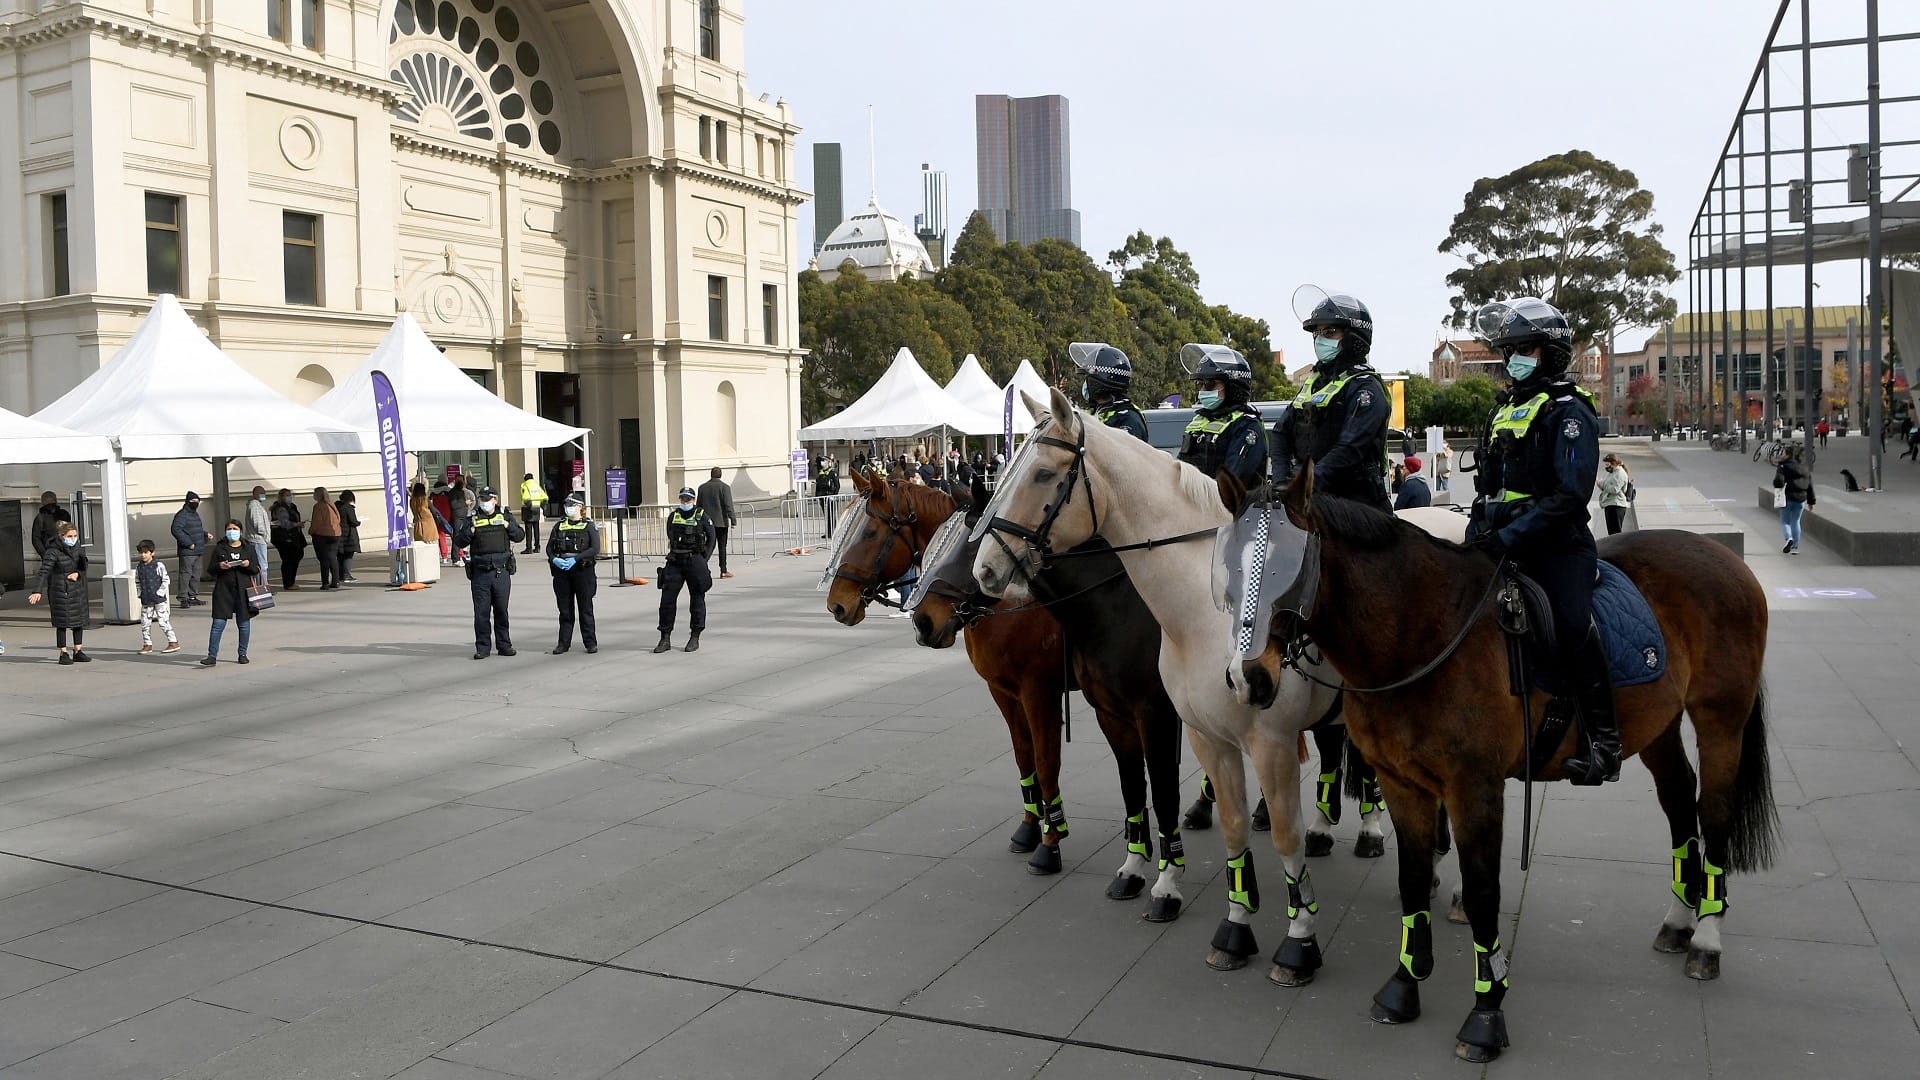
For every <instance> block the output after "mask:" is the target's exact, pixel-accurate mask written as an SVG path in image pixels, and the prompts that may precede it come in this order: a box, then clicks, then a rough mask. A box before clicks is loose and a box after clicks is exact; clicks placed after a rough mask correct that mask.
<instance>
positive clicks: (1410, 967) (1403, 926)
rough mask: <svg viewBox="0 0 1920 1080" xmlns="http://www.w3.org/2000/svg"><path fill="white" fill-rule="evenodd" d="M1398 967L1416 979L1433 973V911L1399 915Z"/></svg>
mask: <svg viewBox="0 0 1920 1080" xmlns="http://www.w3.org/2000/svg"><path fill="white" fill-rule="evenodd" d="M1400 968H1401V970H1403V971H1405V972H1406V973H1407V977H1408V978H1410V979H1414V980H1416V981H1418V980H1420V979H1424V978H1426V977H1427V976H1429V975H1431V974H1433V913H1432V912H1429V911H1416V912H1414V913H1413V914H1411V915H1402V916H1400Z"/></svg>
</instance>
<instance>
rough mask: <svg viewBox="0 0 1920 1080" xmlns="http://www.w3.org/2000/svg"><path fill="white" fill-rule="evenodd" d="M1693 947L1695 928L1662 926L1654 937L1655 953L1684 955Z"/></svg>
mask: <svg viewBox="0 0 1920 1080" xmlns="http://www.w3.org/2000/svg"><path fill="white" fill-rule="evenodd" d="M1692 947H1693V927H1691V926H1662V927H1661V928H1660V932H1659V933H1658V934H1656V935H1654V938H1653V951H1654V952H1663V953H1683V952H1686V951H1687V950H1688V949H1690V948H1692Z"/></svg>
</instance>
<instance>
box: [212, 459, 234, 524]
mask: <svg viewBox="0 0 1920 1080" xmlns="http://www.w3.org/2000/svg"><path fill="white" fill-rule="evenodd" d="M211 460H212V462H213V508H214V514H215V516H217V517H218V518H219V519H220V520H221V521H222V522H224V521H226V520H227V519H228V518H229V517H232V516H233V507H232V503H233V490H232V486H231V484H232V481H230V480H229V479H228V477H227V466H228V464H229V463H231V462H232V461H233V459H232V458H224V457H217V458H212V459H211ZM209 531H211V530H209Z"/></svg>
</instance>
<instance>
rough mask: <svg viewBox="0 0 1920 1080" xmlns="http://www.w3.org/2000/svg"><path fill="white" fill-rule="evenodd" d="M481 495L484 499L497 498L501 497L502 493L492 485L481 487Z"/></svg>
mask: <svg viewBox="0 0 1920 1080" xmlns="http://www.w3.org/2000/svg"><path fill="white" fill-rule="evenodd" d="M479 497H480V498H482V499H497V498H499V497H500V493H499V492H497V491H495V490H493V489H492V488H491V487H483V488H481V489H480V495H479Z"/></svg>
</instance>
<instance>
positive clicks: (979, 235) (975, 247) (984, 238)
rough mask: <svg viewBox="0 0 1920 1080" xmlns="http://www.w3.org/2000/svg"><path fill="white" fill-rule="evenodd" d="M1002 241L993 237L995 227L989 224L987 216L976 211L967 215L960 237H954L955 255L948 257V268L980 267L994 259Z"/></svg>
mask: <svg viewBox="0 0 1920 1080" xmlns="http://www.w3.org/2000/svg"><path fill="white" fill-rule="evenodd" d="M999 246H1000V240H999V238H998V237H995V236H994V235H993V226H992V225H990V224H988V222H987V215H985V214H983V213H981V212H980V211H978V210H975V211H974V212H973V213H971V214H968V215H967V223H966V224H965V225H962V226H961V227H960V235H959V236H956V237H954V240H953V254H952V255H951V256H949V257H948V259H947V265H948V266H961V265H967V264H973V265H978V264H981V263H984V262H986V261H987V260H989V259H991V258H992V257H993V253H994V251H995V249H997V248H998V247H999Z"/></svg>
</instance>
